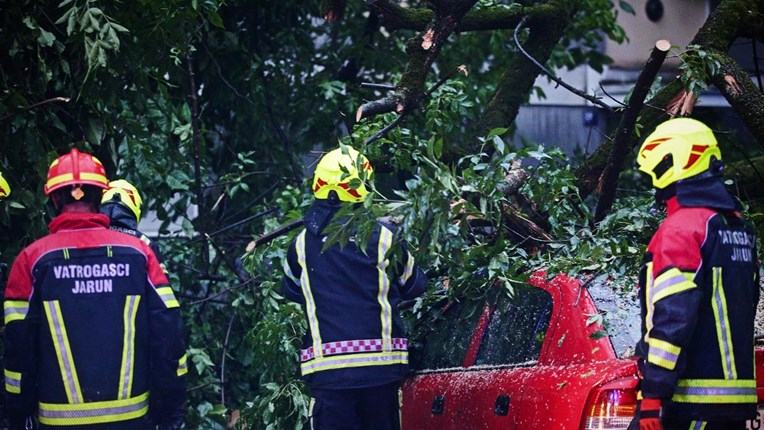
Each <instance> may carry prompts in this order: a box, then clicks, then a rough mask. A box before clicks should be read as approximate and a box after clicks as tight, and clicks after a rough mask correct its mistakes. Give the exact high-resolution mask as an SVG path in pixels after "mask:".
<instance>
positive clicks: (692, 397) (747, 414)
mask: <svg viewBox="0 0 765 430" xmlns="http://www.w3.org/2000/svg"><path fill="white" fill-rule="evenodd" d="M754 239H755V237H754V233H753V230H752V228H751V226H750V225H749V224H748V223H746V222H745V221H744V220H743V219H742V218H741V217H740V216H739V215H738V213H736V212H733V211H722V210H713V209H709V208H707V207H684V206H683V205H681V203H679V202H678V199H677V197H673V198H671V199H670V200H669V201H668V202H667V218H666V219H665V220H664V221H663V222H662V224H661V226H660V227H659V229H658V230H657V232H656V234H655V235H654V236H653V238H652V239H651V241H650V243H649V245H648V249H647V254H646V258H645V261H644V265H643V267H642V270H641V274H640V301H641V317H642V319H641V320H642V321H641V326H642V330H641V334H642V337H641V340H640V341H639V342H638V345H637V354H638V356H639V357H640V361H639V364H640V369H641V373H642V381H641V391H642V396H643V397H644V398H659V399H662V400H663V413H664V415H665V416H666V417H668V418H670V417H671V418H673V419H677V420H705V421H728V420H743V419H749V418H753V417H754V416H755V415H756V404H757V392H756V387H755V374H754V343H753V342H754V317H755V312H756V307H757V303H758V299H759V263H758V261H757V256H756V249H755V241H754Z"/></svg>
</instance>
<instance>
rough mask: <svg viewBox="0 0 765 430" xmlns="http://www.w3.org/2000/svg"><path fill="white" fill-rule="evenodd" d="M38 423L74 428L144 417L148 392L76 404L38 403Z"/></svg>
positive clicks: (147, 402) (147, 403)
mask: <svg viewBox="0 0 765 430" xmlns="http://www.w3.org/2000/svg"><path fill="white" fill-rule="evenodd" d="M38 406H39V411H38V413H39V417H40V423H42V424H46V425H50V426H76V425H83V424H100V423H113V422H118V421H126V420H130V419H133V418H138V417H141V416H144V415H146V413H147V412H148V411H149V392H148V391H147V392H145V393H143V394H141V395H140V396H137V397H132V398H129V399H121V400H107V401H103V402H89V403H78V404H54V403H42V402H41V403H39V405H38Z"/></svg>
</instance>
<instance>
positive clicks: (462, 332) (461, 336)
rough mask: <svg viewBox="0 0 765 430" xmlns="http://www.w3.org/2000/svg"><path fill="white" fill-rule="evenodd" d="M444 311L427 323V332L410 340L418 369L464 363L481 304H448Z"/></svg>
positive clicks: (454, 365) (411, 352)
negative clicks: (412, 340)
mask: <svg viewBox="0 0 765 430" xmlns="http://www.w3.org/2000/svg"><path fill="white" fill-rule="evenodd" d="M442 309H443V312H442V313H440V314H439V316H438V318H437V319H436V320H435V322H433V323H432V324H430V325H429V326H428V331H427V333H422V334H420V335H419V336H417V339H418V340H415V341H414V342H412V343H411V344H410V362H411V365H412V367H413V368H414V369H415V370H426V369H432V370H436V369H446V368H452V367H460V366H462V361H463V360H464V358H465V352H466V351H467V348H468V345H469V344H470V338H471V336H472V335H473V330H474V329H475V325H476V323H477V322H478V317H479V316H480V315H481V307H480V306H476V305H475V304H473V305H472V306H464V305H463V304H462V303H460V302H451V303H449V304H448V305H445V306H444V307H443V308H442Z"/></svg>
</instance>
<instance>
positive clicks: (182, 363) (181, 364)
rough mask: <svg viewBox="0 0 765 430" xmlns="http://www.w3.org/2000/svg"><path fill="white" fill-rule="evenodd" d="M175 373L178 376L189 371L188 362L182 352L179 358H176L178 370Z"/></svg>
mask: <svg viewBox="0 0 765 430" xmlns="http://www.w3.org/2000/svg"><path fill="white" fill-rule="evenodd" d="M176 373H177V375H178V376H183V375H185V374H187V373H189V362H188V358H187V356H186V354H183V355H182V356H181V358H179V359H178V370H177V372H176Z"/></svg>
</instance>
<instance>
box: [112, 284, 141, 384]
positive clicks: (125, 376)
mask: <svg viewBox="0 0 765 430" xmlns="http://www.w3.org/2000/svg"><path fill="white" fill-rule="evenodd" d="M140 302H141V296H127V297H126V298H125V310H124V311H123V315H122V325H123V334H122V366H120V386H119V391H118V392H117V398H118V399H127V398H128V397H130V393H131V390H132V389H133V369H134V368H135V316H136V314H137V313H138V305H139V304H140Z"/></svg>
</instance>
